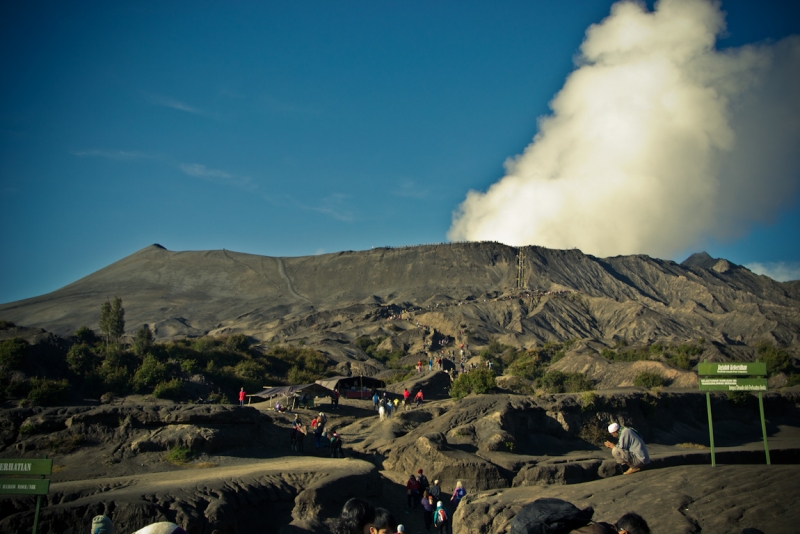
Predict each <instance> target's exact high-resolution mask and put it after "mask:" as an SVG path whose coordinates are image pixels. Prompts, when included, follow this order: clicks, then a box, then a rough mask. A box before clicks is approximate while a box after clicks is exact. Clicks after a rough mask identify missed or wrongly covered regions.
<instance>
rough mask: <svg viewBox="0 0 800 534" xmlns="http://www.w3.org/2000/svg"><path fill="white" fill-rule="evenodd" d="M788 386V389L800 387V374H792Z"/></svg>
mask: <svg viewBox="0 0 800 534" xmlns="http://www.w3.org/2000/svg"><path fill="white" fill-rule="evenodd" d="M787 378H788V381H787V383H786V385H787V386H788V387H792V386H797V385H800V374H797V373H791V374H790V375H789V376H788V377H787Z"/></svg>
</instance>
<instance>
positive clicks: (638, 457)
mask: <svg viewBox="0 0 800 534" xmlns="http://www.w3.org/2000/svg"><path fill="white" fill-rule="evenodd" d="M608 431H609V432H610V433H611V435H612V436H614V437H615V438H617V444H616V445H614V444H613V443H611V442H610V441H606V442H605V446H606V447H608V448H609V449H611V454H612V455H613V456H614V459H615V460H616V461H617V463H618V464H620V465H627V466H628V470H627V471H625V472H624V473H622V474H623V475H630V474H632V473H636V472H638V471H641V470H642V467H644V466H645V465H647V464H649V463H650V455H648V454H647V447H645V445H644V440H643V439H642V437H641V436H640V435H639V433H638V432H636V430H635V429H633V428H627V427H624V426H623V427H620V426H619V425H618V424H617V423H611V424H610V425H608Z"/></svg>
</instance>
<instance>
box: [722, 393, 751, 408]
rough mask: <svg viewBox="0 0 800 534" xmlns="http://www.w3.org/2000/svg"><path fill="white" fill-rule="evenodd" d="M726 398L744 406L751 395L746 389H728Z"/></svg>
mask: <svg viewBox="0 0 800 534" xmlns="http://www.w3.org/2000/svg"><path fill="white" fill-rule="evenodd" d="M727 397H728V400H729V401H730V402H732V403H733V404H736V405H737V406H744V405H745V404H747V400H748V399H749V398H750V397H751V395H750V393H748V392H747V391H728V394H727Z"/></svg>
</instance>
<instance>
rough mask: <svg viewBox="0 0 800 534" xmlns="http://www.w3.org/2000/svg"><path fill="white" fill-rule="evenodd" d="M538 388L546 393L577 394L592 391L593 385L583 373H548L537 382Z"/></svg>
mask: <svg viewBox="0 0 800 534" xmlns="http://www.w3.org/2000/svg"><path fill="white" fill-rule="evenodd" d="M537 384H538V385H539V387H541V388H542V389H544V390H545V391H547V392H548V393H579V392H581V391H589V390H592V389H594V383H593V382H592V381H591V380H590V379H589V377H587V376H586V375H585V374H583V373H562V372H561V371H548V372H547V373H546V374H545V375H544V376H543V377H542V378H540V379H539V380H537Z"/></svg>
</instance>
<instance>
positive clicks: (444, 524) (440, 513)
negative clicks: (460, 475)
mask: <svg viewBox="0 0 800 534" xmlns="http://www.w3.org/2000/svg"><path fill="white" fill-rule="evenodd" d="M433 526H434V527H436V528H437V529H439V534H450V532H451V530H450V516H449V515H447V510H445V509H444V505H443V504H442V501H439V502H437V503H436V510H435V511H434V512H433Z"/></svg>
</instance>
